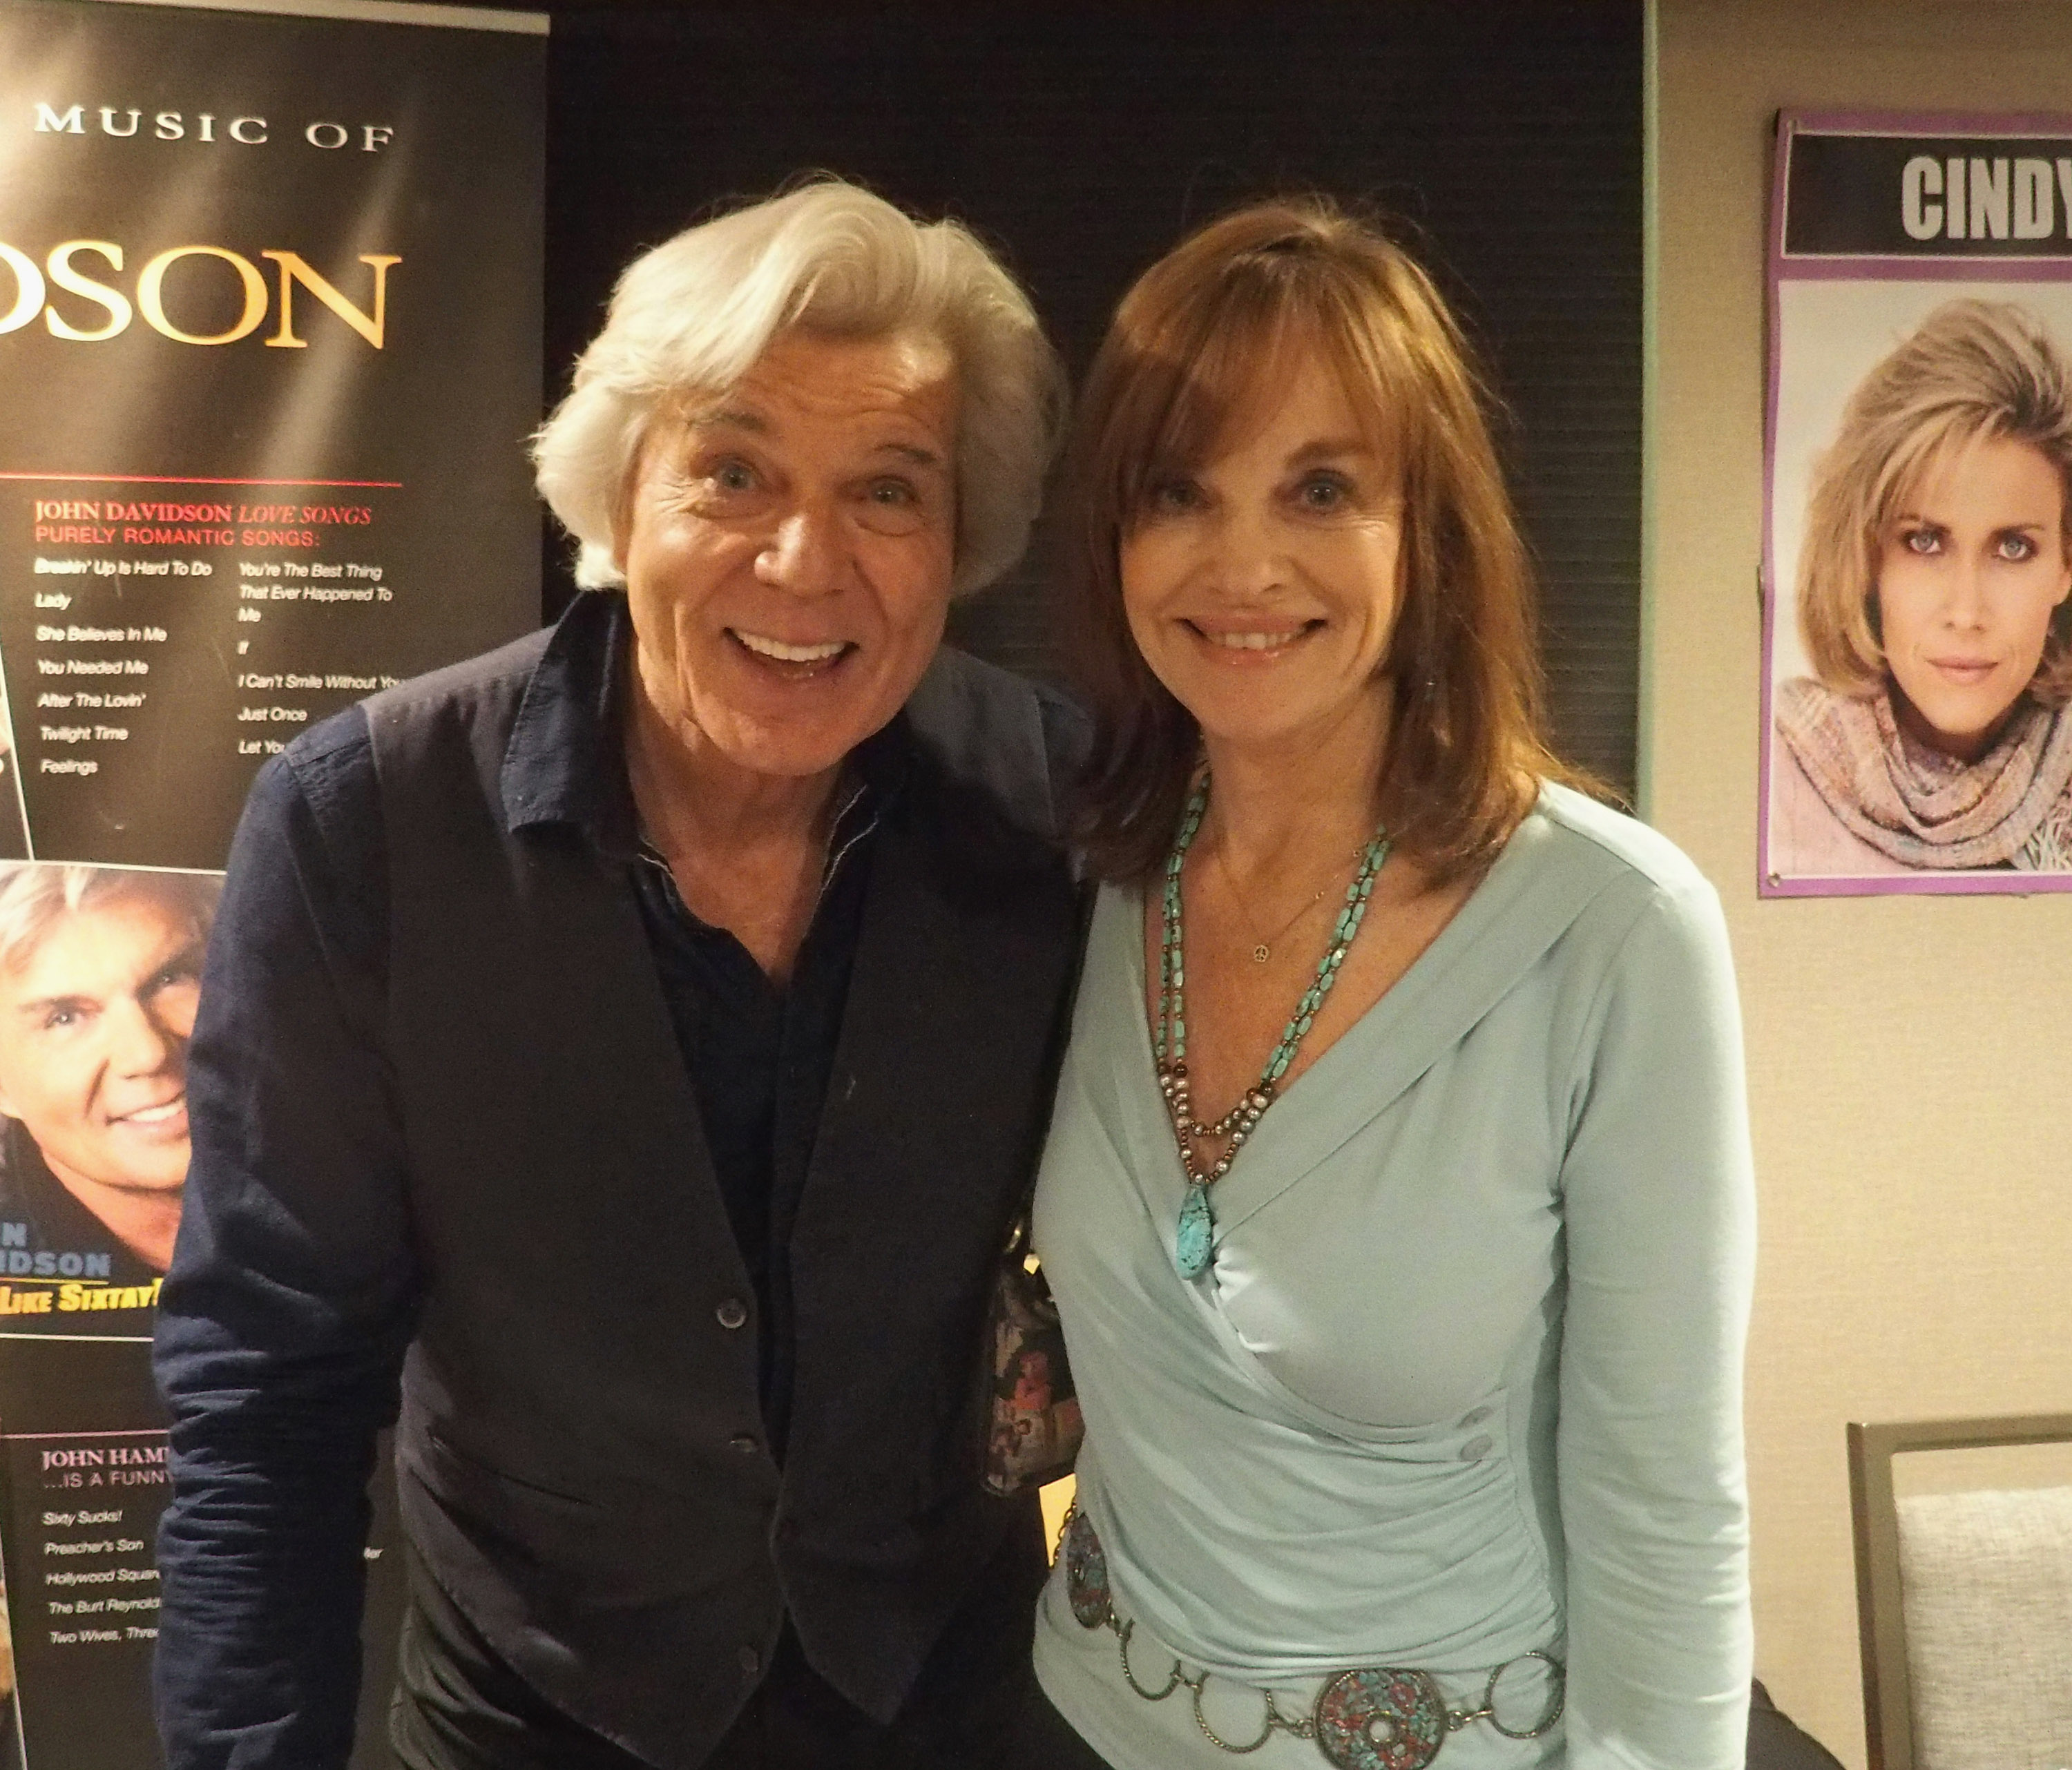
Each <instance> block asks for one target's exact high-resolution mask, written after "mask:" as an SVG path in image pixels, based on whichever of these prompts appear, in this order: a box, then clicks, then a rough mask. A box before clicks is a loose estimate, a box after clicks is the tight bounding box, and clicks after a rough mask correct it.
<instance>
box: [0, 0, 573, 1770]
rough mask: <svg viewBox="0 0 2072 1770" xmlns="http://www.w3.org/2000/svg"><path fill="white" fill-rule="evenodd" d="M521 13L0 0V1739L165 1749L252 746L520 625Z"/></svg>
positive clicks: (528, 589)
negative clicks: (217, 968)
mask: <svg viewBox="0 0 2072 1770" xmlns="http://www.w3.org/2000/svg"><path fill="white" fill-rule="evenodd" d="M544 31H545V19H544V18H542V17H541V16H540V15H537V14H517V13H508V14H507V13H493V12H473V11H463V10H458V9H453V8H442V7H434V6H401V5H397V6H383V5H378V4H376V5H363V4H336V5H334V4H330V3H327V0H294V4H293V5H292V6H290V5H287V4H286V3H285V0H284V3H283V5H282V7H281V9H280V10H268V8H267V6H266V5H265V0H257V3H255V4H254V5H253V6H251V7H249V8H245V7H237V6H228V5H225V6H214V5H192V4H183V5H179V6H152V5H145V4H135V3H129V0H0V1563H4V1568H5V1574H6V1601H7V1611H8V1616H9V1618H10V1622H11V1629H12V1639H13V1671H14V1678H13V1680H12V1686H11V1690H10V1692H9V1693H8V1694H9V1697H10V1712H6V1714H4V1715H0V1764H7V1763H10V1762H12V1763H20V1764H26V1765H27V1770H150V1767H153V1766H155V1765H157V1764H158V1763H159V1762H160V1757H159V1753H158V1747H157V1744H156V1741H155V1736H154V1731H153V1728H152V1725H151V1719H150V1694H149V1675H150V1654H151V1651H152V1643H153V1641H154V1639H155V1636H156V1621H157V1612H158V1596H157V1588H156V1579H157V1576H156V1572H155V1569H154V1566H153V1545H154V1539H155V1535H156V1530H157V1524H158V1513H159V1512H160V1510H161V1509H162V1506H163V1505H164V1502H165V1498H166V1490H165V1480H166V1431H165V1421H164V1416H163V1414H162V1411H161V1409H160V1407H159V1405H158V1401H157V1399H156V1397H155V1394H154V1391H153V1389H152V1386H151V1382H150V1334H151V1329H152V1322H153V1318H154V1312H155V1305H156V1301H157V1296H158V1283H159V1280H160V1277H161V1275H162V1273H163V1272H164V1271H165V1269H166V1263H167V1260H168V1259H169V1258H170V1255H171V1247H172V1240H173V1235H174V1232H175V1229H176V1228H177V1226H178V1223H179V1212H180V1201H181V1195H182V1187H183V1183H184V1181H185V1177H186V1172H187V1152H188V1139H187V1109H186V1051H187V1039H188V1037H189V1035H190V1033H191V1029H192V1028H193V1025H194V1021H195V1011H196V1006H197V1003H198V1001H199V995H200V991H201V987H202V985H201V969H200V961H201V952H202V947H203V943H204V942H205V941H206V939H207V938H208V930H209V927H210V925H211V922H212V919H213V918H214V915H215V913H216V902H217V897H218V888H219V885H220V869H221V868H222V867H223V865H224V860H225V857H226V855H227V853H228V847H229V843H230V838H231V835H232V830H233V828H235V825H236V819H237V815H238V812H239V810H240V807H241V805H242V803H243V801H244V798H245V792H246V790H247V788H248V787H249V785H250V783H251V780H252V777H253V774H254V773H255V772H256V771H257V770H258V768H259V767H260V766H261V765H262V764H263V763H264V762H265V759H266V758H267V757H269V756H271V755H273V754H277V753H278V752H279V751H280V750H281V749H282V748H283V747H284V746H285V745H286V744H287V743H288V742H289V741H290V740H291V739H292V738H293V737H294V735H295V733H297V732H298V731H300V730H302V729H304V728H305V727H306V726H308V725H310V724H313V723H314V722H315V721H319V720H322V719H323V718H325V717H327V716H328V715H330V714H331V713H336V712H338V711H339V710H341V709H343V708H345V707H347V706H348V705H349V704H351V703H352V702H353V701H355V700H358V699H360V698H361V697H363V696H365V695H367V694H368V693H371V692H375V691H376V690H378V689H380V688H383V687H384V686H386V685H388V684H392V683H394V682H397V681H399V680H402V679H404V678H405V677H408V676H413V675H416V674H418V673H420V672H421V671H425V670H426V669H430V668H432V667H436V666H438V665H439V664H442V663H447V662H450V661H452V660H453V659H458V658H460V657H463V656H466V655H469V654H471V653H473V652H475V651H482V650H483V649H485V648H487V647H491V646H493V645H495V644H497V643H500V642H502V641H504V640H505V639H510V638H512V637H514V636H515V635H516V634H520V633H522V632H524V631H525V630H528V629H529V628H531V627H532V626H537V623H538V619H539V607H540V585H539V528H538V520H537V515H536V514H535V505H534V502H533V499H532V493H531V489H530V484H529V478H528V474H527V472H526V470H525V464H524V438H525V437H526V435H527V433H528V432H529V431H530V430H531V429H532V427H533V426H534V425H536V424H537V422H538V420H539V417H540V393H541V384H540V373H541V231H542V216H543V201H544V197H543V191H544V174H543V142H544V133H545V129H544V110H545V54H544V48H545V45H544V40H543V33H544ZM375 1501H376V1512H377V1514H379V1513H380V1510H381V1509H382V1505H383V1503H384V1495H383V1493H381V1491H380V1483H379V1481H377V1490H376V1496H375ZM383 1528H384V1526H383V1523H382V1521H381V1520H380V1517H379V1516H378V1515H377V1518H376V1537H375V1538H374V1539H373V1541H372V1543H371V1544H370V1554H372V1555H373V1556H375V1557H376V1558H378V1559H373V1560H371V1561H370V1606H371V1608H370V1618H371V1620H370V1628H369V1634H368V1638H369V1641H370V1644H372V1645H373V1646H374V1647H375V1648H376V1649H377V1650H376V1652H375V1653H373V1654H372V1656H371V1657H370V1661H369V1665H370V1669H371V1670H372V1673H373V1675H372V1677H371V1678H369V1680H368V1692H367V1696H366V1698H365V1700H364V1702H363V1723H367V1722H368V1720H369V1719H371V1718H372V1716H373V1715H378V1711H379V1710H380V1707H381V1706H382V1703H383V1701H384V1698H385V1696H386V1687H385V1685H386V1678H385V1666H384V1663H383V1653H384V1651H385V1652H387V1653H393V1618H394V1615H395V1612H394V1609H393V1604H394V1603H395V1602H396V1601H397V1600H399V1598H400V1592H399V1590H398V1587H399V1586H400V1579H401V1569H400V1567H397V1565H396V1561H397V1558H396V1557H395V1556H393V1555H388V1556H386V1557H385V1558H381V1546H382V1542H383V1540H384V1539H383V1538H382V1537H381V1535H380V1532H381V1530H383ZM384 1604H388V1605H389V1607H390V1608H389V1614H388V1623H387V1635H386V1638H385V1640H384V1634H383V1628H382V1626H381V1624H380V1620H379V1613H380V1610H381V1608H382V1607H383V1605H384ZM361 1733H362V1747H361V1759H362V1760H363V1761H364V1762H366V1763H368V1764H373V1763H376V1762H380V1761H384V1748H383V1747H382V1744H381V1735H382V1729H381V1727H380V1725H379V1723H378V1720H376V1721H375V1722H374V1724H372V1725H368V1724H363V1727H362V1729H361Z"/></svg>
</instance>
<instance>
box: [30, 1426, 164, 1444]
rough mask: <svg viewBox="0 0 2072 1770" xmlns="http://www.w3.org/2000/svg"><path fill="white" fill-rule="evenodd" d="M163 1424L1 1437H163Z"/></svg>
mask: <svg viewBox="0 0 2072 1770" xmlns="http://www.w3.org/2000/svg"><path fill="white" fill-rule="evenodd" d="M165 1435H166V1427H163V1426H132V1427H128V1428H126V1429H125V1430H124V1431H117V1432H0V1438H5V1439H10V1440H14V1441H19V1440H21V1439H31V1438H163V1437H164V1436H165Z"/></svg>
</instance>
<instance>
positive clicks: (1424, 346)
mask: <svg viewBox="0 0 2072 1770" xmlns="http://www.w3.org/2000/svg"><path fill="white" fill-rule="evenodd" d="M1305 350H1315V351H1318V352H1320V353H1321V354H1322V356H1323V358H1324V359H1325V360H1326V362H1327V363H1329V364H1330V367H1331V368H1333V369H1334V371H1335V372H1337V374H1338V378H1339V380H1340V381H1341V383H1342V385H1343V386H1344V388H1345V390H1346V395H1347V397H1348V399H1349V400H1350V402H1351V404H1352V406H1353V409H1355V411H1356V412H1358V413H1361V414H1362V415H1363V419H1364V420H1365V421H1366V422H1367V424H1368V425H1370V426H1371V432H1372V434H1371V437H1370V439H1369V440H1370V441H1371V443H1372V444H1373V445H1374V446H1375V448H1376V450H1377V451H1378V452H1379V453H1380V454H1381V455H1382V457H1383V459H1385V460H1387V461H1390V462H1393V463H1394V465H1395V468H1396V473H1397V474H1398V476H1399V478H1400V482H1401V489H1402V496H1403V552H1402V567H1401V569H1402V572H1403V585H1402V598H1401V602H1400V606H1399V608H1398V610H1397V613H1396V628H1395V632H1394V634H1393V636H1392V639H1391V641H1390V644H1389V650H1388V655H1387V659H1385V661H1384V663H1383V671H1384V672H1385V673H1386V674H1387V676H1389V677H1390V678H1391V679H1392V681H1393V684H1394V687H1395V695H1396V705H1395V716H1394V719H1393V721H1392V729H1391V734H1390V738H1389V744H1388V754H1387V758H1386V760H1385V762H1384V764H1383V772H1382V777H1381V786H1380V805H1379V814H1380V816H1381V819H1382V821H1383V824H1384V826H1385V827H1386V828H1387V830H1388V832H1389V833H1390V836H1391V837H1392V839H1393V840H1394V841H1395V843H1396V846H1397V847H1398V848H1400V849H1401V850H1402V851H1403V852H1404V853H1406V854H1407V855H1408V856H1412V858H1413V859H1415V860H1417V861H1418V862H1419V863H1420V864H1422V865H1423V866H1424V867H1425V868H1426V869H1429V871H1430V872H1431V873H1432V874H1433V876H1434V878H1435V881H1444V880H1447V879H1450V878H1456V877H1460V876H1461V875H1462V874H1463V873H1470V872H1472V871H1474V870H1476V869H1479V868H1481V867H1482V866H1484V865H1486V864H1488V862H1489V861H1490V860H1492V859H1494V856H1495V855H1496V852H1497V851H1498V849H1499V848H1501V847H1502V846H1503V843H1504V842H1505V840H1507V838H1508V837H1509V836H1510V835H1511V832H1512V830H1513V829H1515V828H1516V827H1517V825H1518V823H1519V819H1521V818H1522V817H1523V815H1525V813H1526V811H1527V810H1528V809H1530V807H1531V803H1532V800H1533V798H1534V796H1535V794H1536V792H1537V791H1538V782H1539V779H1540V777H1542V776H1546V775H1552V776H1555V777H1556V778H1572V777H1570V776H1569V774H1568V770H1564V769H1563V768H1562V767H1561V766H1560V764H1559V763H1557V762H1556V761H1555V760H1554V758H1553V757H1552V754H1551V753H1550V752H1549V750H1548V747H1547V745H1546V742H1545V740H1544V737H1543V735H1542V721H1541V713H1540V676H1539V667H1538V663H1537V655H1536V652H1535V644H1534V635H1533V623H1532V574H1531V566H1530V564H1529V562H1528V561H1527V556H1526V550H1525V546H1524V543H1523V540H1522V539H1521V538H1520V536H1519V532H1518V524H1517V521H1516V519H1515V515H1514V514H1513V512H1512V509H1511V499H1510V495H1509V494H1508V493H1507V491H1506V490H1505V487H1504V483H1503V472H1502V470H1501V469H1500V468H1499V467H1498V463H1497V458H1496V451H1495V449H1494V446H1493V445H1492V443H1491V441H1490V429H1489V425H1488V422H1487V421H1486V418H1485V416H1484V408H1485V404H1486V400H1487V399H1488V396H1487V394H1486V390H1485V388H1484V385H1483V383H1482V380H1481V379H1480V377H1479V376H1478V374H1477V373H1476V372H1475V369H1474V367H1473V366H1472V355H1471V352H1470V349H1469V347H1468V344H1467V342H1466V339H1465V338H1464V337H1463V336H1462V335H1461V329H1460V327H1459V326H1458V325H1457V323H1456V322H1455V321H1454V319H1453V316H1452V314H1449V312H1448V311H1447V309H1446V306H1445V302H1443V301H1442V300H1441V298H1440V295H1439V293H1438V290H1437V289H1436V288H1435V287H1434V286H1433V283H1432V280H1431V278H1430V277H1428V276H1427V275H1426V274H1425V273H1424V270H1423V269H1420V267H1419V265H1417V264H1416V261H1414V260H1413V259H1412V257H1410V255H1409V254H1408V253H1406V252H1405V251H1404V249H1403V248H1401V247H1400V246H1399V245H1397V244H1396V243H1395V242H1394V241H1392V240H1389V239H1388V238H1387V237H1386V236H1383V234H1382V233H1380V232H1378V231H1377V230H1376V229H1375V228H1372V227H1371V226H1369V225H1367V224H1365V223H1364V222H1362V221H1360V220H1355V219H1354V218H1353V217H1351V216H1347V215H1346V214H1344V213H1342V212H1341V211H1339V210H1338V209H1337V208H1336V207H1334V206H1333V205H1331V204H1330V203H1327V202H1326V201H1324V200H1322V199H1301V200H1298V201H1291V202H1281V203H1262V204H1259V205H1257V206H1256V207H1249V208H1245V209H1240V210H1239V211H1237V212H1236V213H1235V214H1232V215H1229V216H1224V217H1223V219H1222V220H1219V221H1216V222H1213V223H1211V224H1210V225H1209V226H1207V227H1206V228H1202V230H1201V231H1200V232H1198V233H1196V234H1194V235H1193V236H1191V237H1190V238H1189V239H1187V240H1184V241H1182V244H1179V245H1178V246H1177V247H1176V248H1174V250H1173V251H1172V252H1170V253H1168V254H1167V255H1166V256H1165V257H1164V258H1161V260H1160V261H1158V262H1157V264H1155V265H1153V266H1152V267H1151V268H1150V269H1149V270H1147V271H1146V272H1145V273H1144V274H1143V275H1142V276H1141V277H1139V278H1138V279H1137V282H1136V284H1135V285H1134V286H1133V288H1132V289H1131V290H1130V291H1129V293H1128V294H1127V295H1125V296H1124V298H1123V300H1122V305H1121V306H1120V308H1118V309H1117V310H1116V316H1115V321H1114V323H1113V324H1112V326H1110V327H1109V328H1108V337H1107V339H1106V340H1105V341H1104V343H1102V345H1101V347H1100V352H1099V354H1098V355H1096V357H1095V359H1094V364H1093V368H1092V369H1091V372H1090V373H1089V375H1088V376H1087V385H1086V390H1085V392H1084V394H1083V396H1082V399H1081V402H1080V406H1079V418H1078V422H1077V424H1076V425H1075V435H1074V439H1073V443H1072V446H1071V450H1070V452H1069V454H1068V455H1067V492H1066V499H1067V503H1066V509H1065V515H1064V520H1063V521H1064V527H1063V536H1064V541H1065V547H1066V553H1065V560H1064V572H1063V577H1064V612H1065V614H1066V618H1067V655H1068V657H1069V659H1070V661H1071V667H1072V669H1073V672H1074V674H1075V676H1076V678H1077V680H1078V683H1079V688H1080V690H1081V692H1083V694H1084V695H1085V696H1086V697H1087V701H1088V703H1089V704H1090V705H1091V708H1092V711H1093V715H1094V721H1095V739H1094V748H1093V751H1092V756H1091V761H1090V762H1089V764H1088V766H1087V770H1086V772H1085V774H1084V775H1083V778H1082V780H1081V782H1080V786H1081V807H1080V817H1079V829H1078V835H1079V840H1081V841H1082V842H1083V844H1084V846H1085V848H1086V850H1087V855H1088V857H1089V859H1090V860H1091V864H1092V865H1093V867H1094V869H1095V870H1096V872H1098V873H1100V875H1101V876H1102V877H1106V878H1110V879H1120V880H1141V879H1144V878H1146V877H1149V876H1150V875H1151V874H1152V873H1153V872H1154V871H1155V870H1156V869H1157V866H1158V865H1159V864H1160V863H1161V861H1162V860H1163V859H1164V857H1165V853H1166V851H1167V849H1168V848H1169V847H1170V844H1171V842H1172V840H1173V836H1174V827H1175V825H1176V824H1177V823H1178V819H1179V815H1180V808H1181V806H1182V802H1183V801H1184V799H1185V798H1186V793H1187V789H1188V785H1189V782H1190V779H1191V778H1192V777H1193V774H1194V770H1195V767H1196V766H1197V762H1198V756H1199V751H1200V745H1201V738H1200V733H1199V731H1198V728H1197V727H1196V725H1195V723H1194V719H1193V717H1192V716H1191V715H1190V714H1189V713H1188V712H1187V711H1186V708H1183V707H1182V705H1181V704H1179V702H1178V700H1175V699H1174V697H1173V696H1172V695H1171V693H1170V692H1168V690H1167V689H1166V688H1165V685H1164V684H1162V683H1161V682H1160V681H1159V680H1158V679H1157V677H1156V676H1153V674H1152V673H1151V671H1150V670H1149V667H1146V665H1145V662H1144V659H1143V658H1142V657H1141V655H1140V654H1139V653H1138V651H1137V647H1136V644H1135V642H1134V641H1133V639H1132V638H1131V636H1130V632H1129V625H1128V619H1127V618H1126V616H1125V614H1124V609H1123V601H1122V582H1121V573H1120V564H1119V548H1120V542H1121V540H1122V539H1123V537H1124V535H1125V534H1127V533H1128V531H1129V530H1130V528H1131V527H1132V526H1133V524H1134V523H1135V522H1136V521H1137V520H1138V518H1139V517H1140V516H1141V514H1142V513H1143V512H1144V511H1145V509H1146V507H1147V503H1148V500H1149V497H1150V495H1151V493H1152V491H1153V488H1154V487H1156V486H1157V485H1159V484H1161V483H1165V481H1167V480H1168V479H1170V478H1171V477H1172V476H1173V475H1174V474H1184V473H1186V472H1189V471H1192V470H1197V469H1198V468H1199V467H1201V466H1203V465H1205V464H1207V462H1209V461H1210V460H1211V459H1213V458H1214V456H1215V453H1216V451H1217V450H1219V447H1221V446H1224V445H1225V444H1226V443H1227V441H1228V440H1229V439H1230V435H1231V431H1232V429H1233V427H1234V426H1235V425H1238V424H1239V423H1240V422H1241V421H1243V420H1244V418H1245V417H1247V416H1248V414H1249V413H1251V412H1254V411H1256V409H1257V408H1258V406H1259V405H1260V403H1261V401H1262V400H1264V399H1266V398H1268V397H1270V389H1271V388H1272V385H1273V384H1276V378H1277V375H1278V373H1279V372H1284V371H1285V369H1286V368H1287V367H1288V364H1289V358H1290V355H1291V354H1293V353H1299V352H1301V351H1305Z"/></svg>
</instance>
